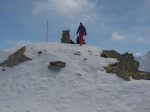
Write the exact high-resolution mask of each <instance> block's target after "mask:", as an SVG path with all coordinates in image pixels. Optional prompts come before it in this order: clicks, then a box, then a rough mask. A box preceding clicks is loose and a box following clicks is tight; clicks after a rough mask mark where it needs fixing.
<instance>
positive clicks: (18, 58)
mask: <svg viewBox="0 0 150 112" xmlns="http://www.w3.org/2000/svg"><path fill="white" fill-rule="evenodd" d="M25 50H26V47H22V48H20V49H18V50H17V51H16V52H15V53H13V54H12V55H10V56H8V58H7V60H4V61H3V62H2V63H0V66H8V67H13V66H16V65H18V64H19V63H22V62H25V61H28V60H32V59H31V58H29V57H27V56H25V54H24V52H25Z"/></svg>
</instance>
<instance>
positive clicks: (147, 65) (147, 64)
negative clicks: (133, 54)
mask: <svg viewBox="0 0 150 112" xmlns="http://www.w3.org/2000/svg"><path fill="white" fill-rule="evenodd" d="M137 60H138V61H139V62H140V70H144V71H149V72H150V51H149V52H147V54H146V55H144V56H142V57H139V58H137Z"/></svg>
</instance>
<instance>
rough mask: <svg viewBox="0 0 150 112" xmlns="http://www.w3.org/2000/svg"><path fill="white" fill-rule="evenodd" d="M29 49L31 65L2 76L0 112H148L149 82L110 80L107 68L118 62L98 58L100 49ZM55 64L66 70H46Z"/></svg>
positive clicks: (46, 46) (55, 46)
mask: <svg viewBox="0 0 150 112" xmlns="http://www.w3.org/2000/svg"><path fill="white" fill-rule="evenodd" d="M26 48H27V50H26V52H25V54H26V56H28V57H29V58H31V59H32V61H27V62H24V63H21V64H19V65H18V66H14V67H12V68H5V69H6V71H0V112H149V110H150V99H149V98H150V82H149V81H146V80H138V81H136V80H133V81H124V80H123V79H120V78H119V77H117V76H116V75H113V74H107V73H106V72H105V70H104V68H103V67H104V66H106V65H108V64H110V63H114V62H116V60H115V59H111V58H107V59H105V58H102V57H100V53H101V52H102V50H101V49H99V48H96V47H93V46H88V45H83V46H79V45H70V44H55V43H51V44H34V45H29V46H27V47H26ZM39 51H42V54H38V52H39ZM79 52H80V55H75V53H79ZM7 54H10V53H9V52H3V53H2V55H1V56H2V57H1V58H0V61H3V60H4V59H6V58H7V56H8V55H7ZM57 60H58V61H63V62H66V67H64V68H62V69H60V70H59V71H55V70H50V69H48V67H47V66H48V64H49V62H51V61H57ZM1 69H2V68H1Z"/></svg>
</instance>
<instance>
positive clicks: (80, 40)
mask: <svg viewBox="0 0 150 112" xmlns="http://www.w3.org/2000/svg"><path fill="white" fill-rule="evenodd" d="M78 34H79V35H78ZM86 34H87V33H86V29H85V27H84V25H83V24H82V22H81V23H80V25H79V27H78V30H77V35H78V36H77V44H80V45H81V46H82V44H85V40H84V39H83V37H84V35H85V36H86Z"/></svg>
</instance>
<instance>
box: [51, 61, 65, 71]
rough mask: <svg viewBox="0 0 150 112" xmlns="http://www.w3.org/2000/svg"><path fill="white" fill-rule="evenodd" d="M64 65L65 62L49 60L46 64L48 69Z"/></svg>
mask: <svg viewBox="0 0 150 112" xmlns="http://www.w3.org/2000/svg"><path fill="white" fill-rule="evenodd" d="M65 66H66V63H65V62H62V61H54V62H50V63H49V65H48V68H49V69H60V68H64V67H65Z"/></svg>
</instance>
